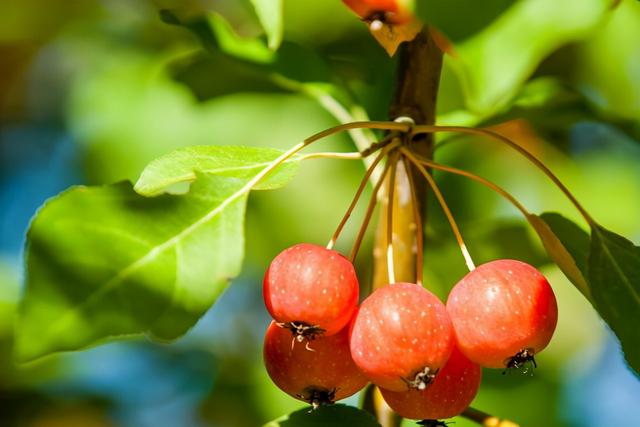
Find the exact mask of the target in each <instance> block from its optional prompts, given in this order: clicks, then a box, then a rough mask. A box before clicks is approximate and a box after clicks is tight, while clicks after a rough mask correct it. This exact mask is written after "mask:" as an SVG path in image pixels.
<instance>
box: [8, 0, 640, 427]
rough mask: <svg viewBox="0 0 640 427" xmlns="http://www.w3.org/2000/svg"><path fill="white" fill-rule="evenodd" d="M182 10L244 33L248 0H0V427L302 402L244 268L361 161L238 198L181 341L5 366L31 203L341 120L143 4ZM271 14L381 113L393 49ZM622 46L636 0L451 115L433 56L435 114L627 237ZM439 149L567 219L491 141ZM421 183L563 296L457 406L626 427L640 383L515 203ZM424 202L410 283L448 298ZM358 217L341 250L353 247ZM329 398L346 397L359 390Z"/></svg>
mask: <svg viewBox="0 0 640 427" xmlns="http://www.w3.org/2000/svg"><path fill="white" fill-rule="evenodd" d="M489 3H490V4H491V7H489V6H487V7H486V8H484V9H483V10H482V11H477V10H476V11H475V12H474V11H473V10H474V9H473V8H474V7H475V8H478V7H479V6H477V5H476V3H475V2H469V1H460V0H459V1H456V2H452V5H455V7H457V8H458V10H456V11H454V13H451V11H448V13H447V14H445V15H444V18H443V19H442V21H441V22H440V24H442V25H443V26H444V27H445V28H446V29H447V31H448V32H447V34H448V35H449V36H450V37H451V38H452V39H453V40H454V42H461V43H462V42H464V41H465V40H468V39H471V38H473V37H474V36H475V31H479V29H482V28H484V27H485V26H487V25H489V24H490V23H492V22H494V21H497V20H498V19H500V17H501V14H502V13H503V11H507V10H509V8H512V7H514V3H517V2H516V1H509V0H503V1H492V2H489ZM178 4H179V6H180V7H181V8H183V9H185V10H188V11H189V12H193V13H197V12H201V11H209V12H211V11H215V12H217V13H219V14H220V15H221V16H222V17H224V19H225V20H226V21H227V22H229V23H230V25H231V26H232V27H233V28H234V30H235V31H237V32H238V33H239V34H241V35H242V36H243V37H247V38H251V37H261V32H262V30H261V28H260V25H259V23H258V20H257V18H256V15H255V12H254V11H253V9H252V6H251V3H250V2H249V1H244V0H243V1H238V0H212V1H195V0H193V1H186V2H166V1H165V2H163V1H155V2H154V1H148V0H135V1H130V0H75V1H63V0H48V1H42V0H8V1H7V0H3V1H2V3H0V426H2V427H14V426H20V427H45V426H46V427H53V426H65V427H76V426H78V427H94V426H95V427H107V426H114V427H115V426H118V427H151V426H153V427H176V426H180V427H206V426H211V427H246V426H259V425H262V424H263V423H265V422H267V421H269V420H271V419H274V418H276V417H278V416H280V415H283V414H285V413H287V412H290V411H291V410H293V409H296V408H299V407H301V406H303V404H301V403H300V402H297V401H295V400H293V399H291V398H289V397H287V396H286V395H285V394H284V393H281V392H280V391H278V390H277V389H276V388H275V386H273V385H272V384H271V382H270V381H269V379H268V377H267V376H266V373H265V371H264V369H263V367H262V361H261V340H262V335H263V332H264V330H265V328H266V326H267V324H268V321H269V319H268V315H267V313H266V311H265V309H264V307H263V304H262V298H261V292H260V286H261V281H262V274H263V271H264V269H265V267H266V266H267V265H268V262H269V260H270V259H271V258H273V256H275V255H276V254H277V253H278V252H279V251H280V250H282V249H283V248H285V247H287V246H288V245H291V244H293V243H297V242H301V241H308V242H315V243H324V242H326V241H327V240H328V238H329V237H330V236H331V234H332V232H333V229H334V227H335V226H336V225H337V222H338V221H339V219H340V218H341V215H342V213H343V212H344V209H346V206H347V204H348V203H349V200H350V197H351V195H352V194H353V191H354V190H355V187H356V185H357V183H358V181H359V177H360V176H361V174H362V173H363V170H364V169H363V165H362V164H361V163H360V162H352V161H339V160H312V161H310V162H309V163H308V166H305V167H304V168H302V170H301V172H300V174H299V175H298V176H297V177H296V179H295V180H294V182H292V183H291V184H290V185H289V186H288V187H287V188H285V189H283V190H279V191H277V192H273V193H258V194H254V195H252V197H251V199H250V203H249V209H248V217H247V225H246V227H247V246H246V251H247V255H246V258H245V261H244V269H243V273H242V275H241V276H240V277H238V278H237V279H236V280H234V282H233V284H232V285H231V286H230V287H229V288H228V289H227V291H226V292H225V293H224V294H223V296H222V297H221V298H220V300H219V301H218V303H217V304H216V305H215V306H214V307H213V308H212V309H211V310H210V311H209V312H208V313H207V314H206V315H205V316H204V317H203V318H202V319H201V320H200V322H199V323H198V324H197V325H196V326H195V327H194V328H193V329H192V330H191V331H190V332H189V333H188V334H186V335H185V336H184V337H183V338H181V339H180V340H178V341H177V342H175V343H171V344H156V343H151V342H149V341H147V340H145V339H135V340H130V341H127V342H119V343H113V344H107V345H102V346H100V347H96V348H93V349H90V350H87V351H83V352H79V353H72V354H62V355H57V356H53V357H49V358H47V359H45V360H42V361H40V362H36V363H32V364H29V365H24V366H18V365H16V364H15V363H13V361H12V355H11V353H12V342H13V331H14V323H15V321H16V318H17V316H16V310H17V304H18V302H19V299H20V295H21V293H22V290H23V285H22V282H21V280H22V246H23V243H24V235H25V231H26V229H27V227H28V224H29V220H30V218H31V217H32V216H33V215H34V213H35V212H36V211H37V209H38V206H40V205H41V204H42V203H43V202H44V201H45V200H46V199H47V198H48V197H51V196H53V195H55V194H56V193H58V192H60V191H62V190H64V189H65V188H67V187H69V186H71V185H76V184H91V185H99V184H103V183H111V182H115V181H120V180H124V179H129V180H134V181H135V179H136V178H137V176H138V175H139V173H140V171H141V170H142V168H143V167H144V166H145V165H146V163H147V162H149V161H150V160H152V159H153V158H155V157H158V156H160V155H162V154H165V153H167V152H169V151H171V150H172V149H175V148H178V147H183V146H189V145H202V144H213V145H229V144H230V145H264V146H272V147H280V148H286V147H289V146H291V145H293V144H295V143H296V142H298V141H300V140H301V139H302V138H304V137H306V136H308V135H310V134H312V133H314V132H317V131H319V130H322V129H324V128H327V127H330V126H333V125H335V124H336V123H337V122H336V119H335V118H334V117H332V115H331V114H329V113H328V112H327V111H326V110H325V109H324V108H322V107H321V106H320V105H319V104H318V103H317V102H316V101H315V100H313V99H311V98H310V97H308V96H306V95H305V94H303V93H297V92H295V91H287V90H273V88H272V87H270V86H268V85H265V84H264V82H261V81H260V79H257V78H255V76H254V75H253V74H251V73H246V74H242V73H238V70H237V69H235V68H234V67H232V66H230V65H229V64H228V62H227V60H226V59H225V57H224V56H223V55H221V54H220V52H216V51H215V50H211V49H208V50H207V49H204V48H203V43H202V39H199V38H198V37H196V36H195V35H194V34H193V33H191V32H189V31H188V30H186V29H184V28H181V27H179V26H175V25H169V24H167V23H165V22H163V21H162V20H161V19H160V14H159V10H160V9H162V8H166V7H174V6H176V5H178ZM284 6H285V7H284V14H285V20H284V22H285V40H286V41H287V43H290V44H292V45H299V46H303V47H304V48H305V49H307V50H308V51H310V52H313V53H314V54H315V55H317V57H318V58H319V59H320V60H322V61H323V63H326V64H328V65H327V67H328V69H329V70H330V73H331V75H332V76H333V79H334V82H333V83H334V84H336V85H339V86H340V87H342V88H346V89H347V93H349V94H350V95H351V96H352V97H353V99H355V100H357V101H358V102H359V103H361V104H362V105H363V106H364V107H365V109H366V110H367V111H368V112H369V115H370V116H371V118H373V119H385V118H386V109H387V106H388V104H389V99H390V97H391V94H392V88H393V82H394V76H393V72H394V67H395V59H389V58H388V57H387V56H386V54H385V53H384V51H383V50H382V49H381V48H380V47H379V46H378V45H377V44H376V43H375V42H374V41H373V39H372V38H371V37H370V36H369V34H368V33H367V30H366V28H365V26H364V25H362V23H361V22H359V21H358V20H357V19H355V18H354V16H353V15H351V14H350V13H349V12H348V11H347V10H346V9H345V8H344V7H343V6H342V4H341V3H340V2H339V1H338V0H332V1H304V2H301V1H293V0H290V1H285V2H284ZM451 7H454V6H451ZM469 7H471V9H469ZM550 13H553V11H550ZM563 18H564V19H565V20H567V21H569V22H570V21H571V20H572V19H573V17H572V16H564V17H563ZM474 25H475V27H474ZM532 36H535V35H532ZM487 37H489V38H490V37H491V34H490V33H489V34H488V35H487ZM638 40H640V3H639V2H637V1H633V0H623V1H622V2H621V4H620V5H618V7H617V9H616V10H615V11H613V12H611V13H607V14H606V16H604V17H603V18H602V19H601V20H599V21H598V22H597V24H596V25H594V26H593V27H592V28H590V29H589V31H583V32H582V33H580V35H579V36H576V37H574V38H573V39H571V40H567V41H565V42H563V43H561V44H560V45H558V46H555V45H553V43H550V45H553V46H552V48H549V49H548V52H543V53H541V54H540V55H539V61H537V62H536V63H535V64H534V65H535V66H533V67H531V70H530V71H528V72H527V73H526V82H525V83H523V84H521V85H519V86H518V88H517V91H516V92H514V94H513V96H512V97H511V99H510V101H509V102H508V103H504V104H503V105H501V106H500V108H496V110H495V111H492V112H491V114H487V115H484V116H483V115H482V114H480V115H478V113H477V111H472V109H471V108H468V102H465V94H464V90H463V87H462V86H461V83H460V77H459V75H458V74H456V72H455V71H456V70H455V67H454V66H452V65H451V64H450V61H448V62H447V63H446V64H445V69H444V71H443V78H442V90H441V93H440V99H439V117H440V122H441V123H443V122H445V123H483V124H489V125H495V126H498V127H499V129H500V130H501V131H502V132H504V133H506V134H509V135H510V136H512V137H514V138H516V139H518V141H519V142H520V143H522V144H524V145H526V146H527V148H528V149H530V150H531V151H533V152H534V153H535V154H536V155H537V156H539V157H540V158H541V159H543V161H544V162H545V163H547V164H548V165H549V167H550V168H551V169H552V170H553V171H555V172H556V173H557V174H558V175H559V176H560V177H561V179H563V180H564V181H565V182H566V184H567V185H568V187H569V188H571V189H572V190H574V191H575V194H576V195H577V197H578V199H579V200H581V201H582V202H583V203H584V205H585V206H586V207H587V209H588V210H589V211H590V212H592V214H593V215H594V216H595V217H596V218H598V220H599V221H600V222H601V223H602V224H603V225H604V226H606V227H608V228H610V229H612V230H615V231H617V232H618V233H620V234H622V235H625V236H626V237H628V238H630V239H631V240H632V241H635V242H636V243H638V242H640V221H639V220H638V212H639V211H640V143H639V142H638V141H639V140H640V125H639V123H640V45H639V44H638V43H637V41H638ZM496 43H500V41H499V40H497V41H496ZM291 61H292V62H291V63H290V64H286V65H288V66H289V67H293V68H295V67H300V68H301V71H300V72H301V73H308V74H309V75H311V74H313V72H314V67H313V66H310V65H309V64H308V63H307V64H306V66H305V64H300V63H297V62H296V61H297V59H295V58H293V59H291ZM493 66H494V67H493V69H494V70H497V71H495V72H496V73H497V74H496V75H495V76H494V78H495V79H496V80H499V79H502V78H505V77H504V76H508V75H509V73H510V72H511V70H510V68H509V66H510V63H509V61H508V60H505V63H504V64H500V63H498V64H493ZM480 90H482V88H481V89H480ZM504 121H508V123H507V124H498V123H500V122H504ZM324 144H325V145H324V146H323V149H327V150H337V149H343V150H347V151H349V150H351V149H352V148H351V147H352V146H353V145H352V142H351V141H350V140H349V139H348V138H347V137H346V136H340V137H335V138H332V139H331V140H329V141H327V142H325V143H324ZM437 158H438V159H439V160H440V161H443V162H448V163H451V164H454V165H457V166H458V167H465V168H468V169H470V170H473V171H475V172H477V173H479V174H482V175H484V176H486V177H490V178H491V179H494V180H496V181H498V182H500V183H501V184H502V185H503V186H505V187H506V188H508V189H509V190H510V191H512V192H513V193H514V194H516V195H517V196H518V198H520V199H521V201H522V202H523V203H524V204H525V205H526V206H527V207H529V208H530V210H532V211H534V212H544V211H558V212H561V213H563V215H565V216H567V217H569V218H571V219H574V220H575V221H576V222H577V223H579V224H582V225H584V224H583V223H581V222H580V218H579V217H578V216H577V214H576V213H575V212H574V210H573V209H572V208H571V206H570V205H569V204H568V203H567V202H566V201H565V200H564V199H563V198H562V195H561V194H560V193H559V192H558V191H557V189H555V188H553V186H552V185H551V184H550V183H549V182H548V181H547V180H545V178H544V177H543V176H542V175H541V174H540V173H539V172H538V171H536V170H534V169H533V168H532V167H531V166H530V165H529V164H527V163H526V162H525V161H524V160H521V159H520V158H518V157H516V156H514V154H513V153H511V152H509V151H508V150H505V149H504V148H502V147H499V146H497V145H496V144H493V143H488V142H487V141H482V140H477V139H470V138H466V139H464V138H458V139H451V140H450V141H449V142H447V144H446V145H445V146H443V147H442V148H439V149H438V151H437ZM436 175H437V176H438V179H439V180H440V182H441V183H442V188H443V191H444V193H445V195H447V196H448V200H449V202H450V204H451V206H452V208H453V210H454V213H455V215H456V217H457V218H458V220H459V222H460V224H461V227H462V231H463V233H464V234H465V236H466V237H467V239H468V243H469V248H470V250H471V253H472V255H473V256H474V257H475V259H476V262H482V261H486V260H490V259H494V258H498V257H511V258H517V259H522V260H524V261H528V262H530V263H533V264H535V265H537V266H539V268H540V269H541V270H542V271H543V272H544V273H545V274H547V275H548V277H549V279H550V281H551V283H552V284H553V286H554V289H555V291H556V294H557V296H558V300H559V305H560V321H559V326H558V330H557V332H556V335H555V337H554V340H553V342H552V343H551V345H550V346H549V348H548V350H546V351H545V352H544V353H543V354H541V355H540V357H539V361H538V363H539V366H540V368H539V369H537V370H536V371H535V374H534V375H532V376H529V375H520V374H512V375H501V372H489V371H485V376H484V379H483V385H482V388H481V391H480V393H479V395H478V397H477V398H476V401H475V402H474V406H475V407H477V408H480V409H483V410H485V411H487V412H490V413H495V414H497V415H500V416H505V417H510V418H512V419H514V420H517V421H519V422H520V423H521V424H522V425H523V426H548V427H555V426H558V427H560V426H566V427H570V426H571V427H590V426H594V427H595V426H614V425H615V426H621V427H622V426H637V425H638V420H640V406H639V405H638V399H639V397H640V383H639V382H638V380H637V378H636V377H634V375H633V374H632V373H631V372H630V371H629V370H628V369H627V368H626V367H625V365H624V363H623V359H622V356H621V353H620V350H619V345H618V343H617V341H616V340H615V338H614V337H613V335H612V334H611V333H610V331H609V330H608V329H607V327H606V326H605V324H604V323H603V322H602V321H601V320H600V319H599V317H598V316H597V314H596V313H595V311H594V310H593V309H592V308H591V306H590V305H589V303H588V302H587V301H586V300H585V299H584V298H583V297H582V296H581V294H579V293H578V292H577V291H576V290H575V289H574V287H573V286H572V285H571V284H570V283H569V282H568V281H567V280H566V279H565V278H564V276H563V275H562V274H561V273H560V272H559V271H558V269H557V268H556V267H555V266H554V265H552V264H551V263H550V262H549V260H548V258H547V257H546V255H545V253H544V251H543V249H542V248H541V245H540V244H539V242H538V241H537V239H536V237H535V236H534V235H533V234H532V233H531V230H529V229H528V227H527V225H526V224H525V223H524V222H523V221H522V219H521V218H520V217H519V216H518V214H517V212H516V211H514V210H513V208H512V207H511V206H509V205H506V204H505V203H504V202H503V201H502V200H500V199H499V198H498V197H497V196H495V195H494V194H492V193H490V192H489V191H488V190H486V189H484V188H481V187H478V186H477V185H475V184H473V183H468V182H466V181H463V180H461V179H458V178H456V177H450V176H446V175H440V174H437V173H436ZM310 189H312V191H310ZM429 209H430V223H429V226H428V227H427V229H426V230H425V231H426V234H427V244H428V247H427V250H426V258H425V268H426V273H425V274H426V284H427V286H428V287H429V288H430V289H433V290H434V291H436V292H437V293H438V294H439V295H441V296H443V297H444V296H446V293H447V292H448V290H449V289H450V288H451V286H453V284H454V283H455V282H456V281H457V280H458V279H459V278H460V277H462V275H464V272H465V271H464V263H463V260H462V258H461V256H460V254H459V252H458V249H457V247H456V246H455V242H454V239H453V237H452V235H451V234H450V232H449V231H448V229H447V225H446V222H445V220H444V218H443V217H442V215H441V213H440V211H439V209H438V207H437V206H435V205H434V206H430V207H429ZM361 213H362V209H360V211H359V212H358V215H356V221H354V223H352V224H350V225H349V227H348V228H347V230H346V231H345V233H344V234H343V236H344V237H343V241H341V242H340V243H339V247H341V248H348V247H349V245H350V244H351V243H352V238H353V236H354V234H355V230H356V227H357V225H358V223H357V218H359V215H361ZM370 251H371V243H370V237H369V240H368V241H367V242H366V244H365V247H364V248H363V249H362V252H361V254H363V255H362V256H361V257H360V258H359V261H358V265H357V267H358V270H359V273H360V277H361V279H362V282H363V283H366V282H367V280H368V279H369V277H370V275H371V265H370V262H369V261H370V260H369V258H370V257H369V256H368V254H369V253H370ZM211 256H215V254H211ZM43 327H46V325H43ZM639 327H640V326H639ZM638 345H640V343H639V344H638ZM347 403H349V404H354V405H357V404H358V397H357V396H356V397H354V398H351V399H349V401H348V402H347ZM456 422H457V424H455V425H456V426H463V427H464V426H467V425H469V424H468V422H466V421H464V420H456ZM407 425H411V424H410V423H407Z"/></svg>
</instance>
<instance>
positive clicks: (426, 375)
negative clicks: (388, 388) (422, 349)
mask: <svg viewBox="0 0 640 427" xmlns="http://www.w3.org/2000/svg"><path fill="white" fill-rule="evenodd" d="M437 373H438V369H436V370H435V371H434V370H432V369H431V368H430V367H428V366H425V367H424V369H423V370H421V371H419V372H418V373H417V374H416V375H415V376H414V377H413V379H412V380H407V379H406V378H403V379H402V380H403V381H404V382H405V383H407V385H408V386H409V388H415V389H417V390H424V389H426V388H427V386H428V385H429V384H431V383H432V382H433V380H434V378H435V377H436V374H437Z"/></svg>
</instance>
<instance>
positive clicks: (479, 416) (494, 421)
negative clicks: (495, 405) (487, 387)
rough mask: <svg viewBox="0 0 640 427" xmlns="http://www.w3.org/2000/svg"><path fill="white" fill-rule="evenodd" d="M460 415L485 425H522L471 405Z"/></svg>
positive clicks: (508, 426)
mask: <svg viewBox="0 0 640 427" xmlns="http://www.w3.org/2000/svg"><path fill="white" fill-rule="evenodd" d="M460 415H461V416H462V417H464V418H466V419H468V420H471V421H473V422H475V423H477V424H480V425H481V426H484V427H520V425H519V424H516V423H514V422H513V421H509V420H504V419H501V418H498V417H494V416H493V415H489V414H487V413H485V412H482V411H479V410H477V409H474V408H471V407H469V408H467V409H465V410H464V412H462V414H460Z"/></svg>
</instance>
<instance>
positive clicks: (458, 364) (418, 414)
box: [380, 347, 482, 420]
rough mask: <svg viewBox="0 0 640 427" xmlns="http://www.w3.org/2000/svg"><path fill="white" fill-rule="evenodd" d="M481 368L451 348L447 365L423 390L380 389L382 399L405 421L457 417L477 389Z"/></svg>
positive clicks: (456, 349) (480, 377) (469, 402)
mask: <svg viewBox="0 0 640 427" xmlns="http://www.w3.org/2000/svg"><path fill="white" fill-rule="evenodd" d="M481 379H482V368H481V367H480V365H478V364H477V363H473V362H472V361H471V360H469V359H468V358H467V357H466V356H465V355H464V354H462V352H460V350H459V349H458V348H457V347H454V349H453V351H452V352H451V356H450V357H449V360H447V363H446V364H445V365H444V366H443V367H442V369H441V370H440V372H438V374H437V375H436V377H435V379H434V380H433V382H432V383H431V384H429V385H428V386H427V388H426V389H425V390H415V389H413V390H409V391H404V392H394V391H389V390H385V389H380V392H381V393H382V396H383V397H384V400H385V401H386V402H387V403H388V404H389V406H390V407H391V408H392V409H393V410H394V411H395V412H397V413H398V414H400V415H401V416H403V417H404V418H410V419H414V420H423V419H430V420H440V419H443V418H451V417H455V416H456V415H459V414H460V413H462V411H464V410H465V409H466V408H467V407H468V406H469V404H471V401H473V399H474V398H475V396H476V394H477V393H478V389H479V388H480V381H481Z"/></svg>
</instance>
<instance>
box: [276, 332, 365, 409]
mask: <svg viewBox="0 0 640 427" xmlns="http://www.w3.org/2000/svg"><path fill="white" fill-rule="evenodd" d="M293 339H294V337H293V335H292V334H291V332H290V331H289V330H288V329H285V328H281V327H279V326H278V325H277V324H276V323H275V322H271V324H270V325H269V328H268V329H267V332H266V335H265V338H264V364H265V367H266V368H267V372H268V373H269V376H270V377H271V379H272V380H273V382H274V383H275V384H276V385H277V386H278V387H279V388H280V389H282V390H283V391H284V392H286V393H287V394H289V395H291V396H293V397H295V398H296V399H300V400H304V401H307V402H309V403H311V402H310V401H309V399H308V397H309V392H310V390H312V389H315V390H326V391H328V392H330V393H331V392H334V393H335V395H334V396H333V400H334V401H335V400H340V399H344V398H345V397H349V396H351V395H352V394H354V393H356V392H357V391H359V390H360V389H362V387H364V386H365V385H366V384H367V382H368V381H367V378H366V377H365V376H364V375H363V374H362V373H361V372H360V371H359V370H358V368H357V367H356V365H355V363H353V359H352V358H351V353H350V351H349V327H346V328H344V329H343V330H341V331H340V332H338V333H337V334H334V335H332V336H328V337H319V338H317V339H315V340H313V341H312V342H310V343H309V347H310V348H311V349H312V350H313V351H311V350H308V349H307V348H306V347H305V345H303V344H301V343H298V342H295V344H294V345H293V346H292V340H293ZM326 403H328V402H326Z"/></svg>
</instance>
